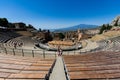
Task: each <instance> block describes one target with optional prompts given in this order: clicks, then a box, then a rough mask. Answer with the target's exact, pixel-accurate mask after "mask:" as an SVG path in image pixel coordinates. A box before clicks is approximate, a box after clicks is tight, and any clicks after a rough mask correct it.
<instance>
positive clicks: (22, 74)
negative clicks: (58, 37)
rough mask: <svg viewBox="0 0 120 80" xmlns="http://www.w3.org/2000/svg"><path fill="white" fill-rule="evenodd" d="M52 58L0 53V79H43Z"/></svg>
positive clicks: (51, 62) (52, 60)
mask: <svg viewBox="0 0 120 80" xmlns="http://www.w3.org/2000/svg"><path fill="white" fill-rule="evenodd" d="M53 62H54V59H40V58H29V57H16V56H10V55H9V56H8V55H0V80H2V79H3V80H44V79H45V77H46V74H48V72H49V70H50V68H51V66H52V64H53Z"/></svg>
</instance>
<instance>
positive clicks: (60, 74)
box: [49, 56, 67, 80]
mask: <svg viewBox="0 0 120 80" xmlns="http://www.w3.org/2000/svg"><path fill="white" fill-rule="evenodd" d="M49 80H67V79H66V75H65V70H64V63H63V60H62V57H61V56H58V57H57V60H56V64H55V66H54V68H53V71H52V73H51V75H50V79H49Z"/></svg>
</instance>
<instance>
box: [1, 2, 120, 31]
mask: <svg viewBox="0 0 120 80" xmlns="http://www.w3.org/2000/svg"><path fill="white" fill-rule="evenodd" d="M118 15H120V0H0V18H7V19H8V21H9V22H12V23H14V22H24V23H26V24H31V25H33V26H34V27H35V28H37V29H39V28H41V29H57V28H63V27H69V26H74V25H78V24H93V25H102V24H107V23H110V22H111V21H112V20H113V19H114V18H115V17H116V16H118Z"/></svg>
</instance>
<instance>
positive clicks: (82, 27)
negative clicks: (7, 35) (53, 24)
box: [51, 24, 98, 32]
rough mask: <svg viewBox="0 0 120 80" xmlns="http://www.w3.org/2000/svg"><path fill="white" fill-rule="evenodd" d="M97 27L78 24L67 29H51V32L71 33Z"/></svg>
mask: <svg viewBox="0 0 120 80" xmlns="http://www.w3.org/2000/svg"><path fill="white" fill-rule="evenodd" d="M97 27H98V26H97V25H88V24H79V25H75V26H71V27H67V28H60V29H51V31H53V32H65V31H73V30H77V29H92V28H97Z"/></svg>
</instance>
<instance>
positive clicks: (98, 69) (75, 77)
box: [64, 52, 120, 80]
mask: <svg viewBox="0 0 120 80" xmlns="http://www.w3.org/2000/svg"><path fill="white" fill-rule="evenodd" d="M64 61H65V64H66V67H67V71H68V74H69V76H70V79H71V80H99V79H100V80H101V79H103V80H104V79H105V80H106V79H110V80H111V79H114V80H116V79H118V80H119V79H120V52H95V53H88V54H87V53H86V54H81V55H74V56H73V55H69V56H64Z"/></svg>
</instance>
